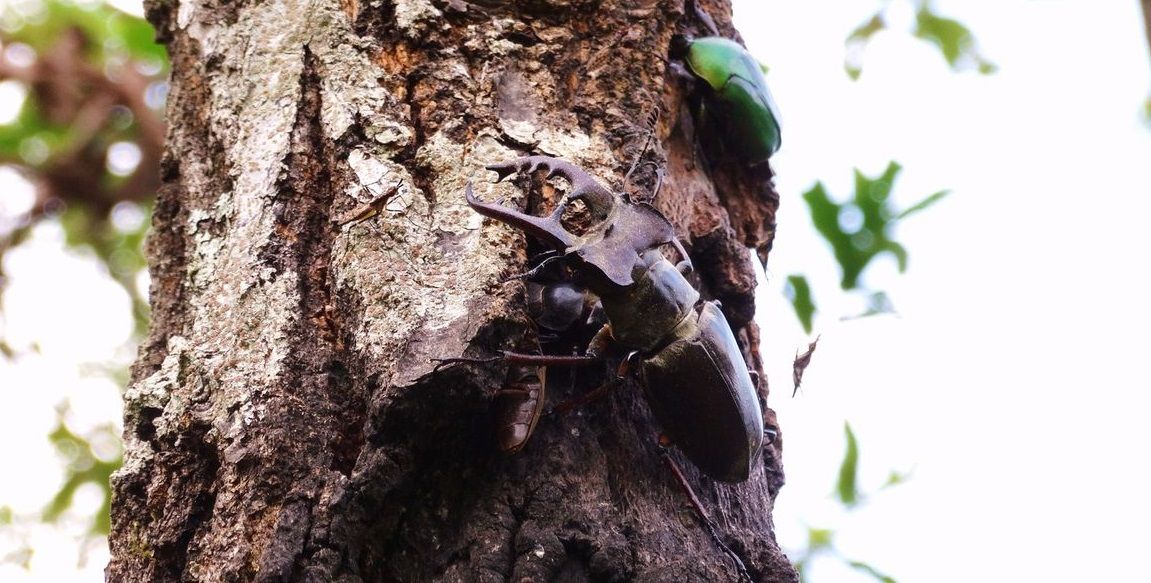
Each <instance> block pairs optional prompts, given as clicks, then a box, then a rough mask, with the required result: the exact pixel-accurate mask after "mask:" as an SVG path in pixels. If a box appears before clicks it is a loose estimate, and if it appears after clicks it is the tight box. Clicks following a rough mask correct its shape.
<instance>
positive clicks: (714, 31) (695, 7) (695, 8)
mask: <svg viewBox="0 0 1151 583" xmlns="http://www.w3.org/2000/svg"><path fill="white" fill-rule="evenodd" d="M687 3H688V5H689V6H691V11H692V12H693V13H694V14H695V17H696V18H697V19H699V21H700V23H702V24H703V26H704V28H707V31H708V33H709V34H710V35H711V36H719V27H718V26H716V25H715V20H714V19H712V17H711V15H710V14H708V13H707V12H706V11H705V10H704V9H703V8H700V6H699V2H697V1H696V0H688V2H687Z"/></svg>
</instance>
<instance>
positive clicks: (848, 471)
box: [835, 422, 859, 508]
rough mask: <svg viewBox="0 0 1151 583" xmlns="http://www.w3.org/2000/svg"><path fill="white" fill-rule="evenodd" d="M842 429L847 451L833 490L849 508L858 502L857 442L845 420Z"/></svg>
mask: <svg viewBox="0 0 1151 583" xmlns="http://www.w3.org/2000/svg"><path fill="white" fill-rule="evenodd" d="M843 431H844V434H846V436H847V452H846V453H845V454H844V455H843V463H841V464H840V466H839V481H838V482H837V483H836V485H835V490H836V494H838V495H839V500H840V501H841V502H843V505H844V506H846V507H848V508H851V507H852V506H855V505H856V504H858V503H859V488H858V485H857V477H858V470H859V444H858V443H857V442H856V441H855V433H854V432H853V431H851V425H850V424H848V423H847V422H844V423H843Z"/></svg>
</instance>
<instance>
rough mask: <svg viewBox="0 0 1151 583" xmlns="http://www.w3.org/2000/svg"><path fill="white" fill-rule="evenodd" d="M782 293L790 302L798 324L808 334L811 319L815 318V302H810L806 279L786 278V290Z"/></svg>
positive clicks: (802, 277)
mask: <svg viewBox="0 0 1151 583" xmlns="http://www.w3.org/2000/svg"><path fill="white" fill-rule="evenodd" d="M784 293H785V294H786V295H787V297H788V299H789V300H791V306H792V308H794V309H795V315H796V317H797V318H799V322H800V323H801V324H803V330H804V331H805V332H807V333H808V334H810V333H811V323H812V319H813V318H814V316H815V302H814V301H812V298H811V285H810V284H808V283H807V278H806V277H804V276H803V275H798V274H797V275H789V276H787V288H786V289H785V290H784Z"/></svg>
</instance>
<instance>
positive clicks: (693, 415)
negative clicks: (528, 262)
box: [465, 156, 764, 482]
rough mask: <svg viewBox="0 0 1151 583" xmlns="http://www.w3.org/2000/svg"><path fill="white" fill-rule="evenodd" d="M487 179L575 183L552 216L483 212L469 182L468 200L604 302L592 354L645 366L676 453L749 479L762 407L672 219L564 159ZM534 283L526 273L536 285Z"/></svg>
mask: <svg viewBox="0 0 1151 583" xmlns="http://www.w3.org/2000/svg"><path fill="white" fill-rule="evenodd" d="M487 169H489V170H492V171H494V172H496V174H497V175H498V179H497V182H498V181H502V180H503V179H504V178H507V177H508V176H510V175H512V174H513V173H517V172H527V173H532V172H535V171H537V170H546V171H547V176H548V178H551V177H554V176H557V175H558V176H561V177H563V178H565V179H567V181H568V182H569V183H570V185H571V188H570V191H569V192H568V193H567V194H565V195H564V196H563V198H562V199H561V200H560V201H559V203H558V204H557V205H556V208H555V210H554V211H552V213H551V214H550V215H548V216H546V217H537V216H533V215H529V214H525V213H521V212H519V211H517V210H513V209H510V208H507V207H504V206H502V205H500V204H492V203H485V202H483V201H481V200H479V199H477V198H476V197H475V194H474V193H473V191H472V186H471V184H468V186H467V188H466V190H465V198H466V200H467V203H468V205H470V206H471V207H472V208H473V209H475V211H476V212H478V213H480V214H482V215H484V216H487V217H490V218H493V219H496V220H498V221H500V222H503V223H506V224H508V225H511V226H513V227H516V228H518V229H520V230H523V231H524V232H526V233H528V234H530V235H532V236H533V237H535V238H537V239H539V240H540V242H542V243H544V244H545V245H547V246H549V247H551V248H552V249H553V250H554V252H555V253H556V255H555V256H554V257H551V258H549V259H548V260H547V262H546V263H552V262H562V263H563V264H565V266H566V268H567V269H569V270H570V272H571V273H572V274H573V279H574V283H575V284H577V286H578V288H580V289H587V290H589V291H590V292H591V293H593V294H594V295H595V296H596V297H598V298H599V302H600V304H601V305H602V309H603V314H604V316H605V317H606V319H607V324H606V325H604V326H603V327H602V329H600V330H599V332H598V333H597V334H596V337H595V338H594V339H593V340H592V342H591V344H590V346H591V350H589V353H591V352H596V351H598V350H599V347H603V346H613V345H614V346H618V347H620V348H622V349H623V351H625V352H626V353H628V355H629V356H628V358H627V359H625V362H628V363H632V362H634V363H636V365H637V366H632V367H630V368H629V369H628V370H629V371H630V374H632V375H634V376H635V377H636V378H638V380H639V382H640V384H641V385H642V386H643V387H644V390H645V393H646V394H647V398H648V402H649V403H650V405H651V409H652V411H653V413H654V414H655V416H656V419H657V420H658V421H659V423H660V425H661V426H662V428H663V430H664V432H665V433H666V434H667V436H668V437H669V438H670V439H671V441H672V443H674V444H675V445H676V446H677V447H679V448H680V449H681V450H682V451H683V452H684V454H685V455H686V456H687V458H688V459H689V460H690V461H691V462H692V463H693V464H695V465H696V467H698V468H699V469H700V470H701V471H703V472H704V473H705V474H707V475H709V476H711V477H712V478H715V479H717V480H721V481H725V482H740V481H743V480H746V479H747V477H748V475H749V473H750V470H751V464H752V461H753V460H754V459H755V457H756V455H757V454H758V453H759V451H760V449H761V448H762V445H763V440H764V427H763V414H762V411H761V410H760V406H759V398H758V396H757V394H756V390H755V386H754V384H753V382H752V379H751V375H750V373H749V371H748V369H747V366H746V364H745V363H744V361H743V357H742V355H741V352H740V349H739V346H738V345H737V344H736V341H735V336H734V335H733V334H732V331H731V327H730V326H729V325H728V323H727V320H726V319H724V316H723V313H722V312H721V311H720V309H719V306H718V303H717V302H705V301H700V296H699V292H698V291H696V289H695V288H693V287H692V285H691V283H690V282H688V280H687V279H686V278H685V277H684V275H685V274H687V273H690V272H691V269H692V266H691V260H690V258H689V257H688V255H687V252H686V251H685V250H684V248H683V246H682V245H681V244H680V242H679V240H678V239H677V238H676V235H675V229H674V228H673V227H672V225H671V223H670V222H669V221H668V220H667V218H665V217H664V216H663V215H662V214H660V212H659V211H657V210H656V209H655V208H654V207H652V206H651V205H650V204H647V203H644V202H632V201H631V200H629V199H628V198H627V197H625V196H623V195H618V194H613V193H612V192H610V191H609V190H607V189H606V188H604V187H603V186H601V185H600V184H599V183H598V182H596V180H595V179H594V178H592V177H591V176H590V175H588V174H587V173H586V172H584V171H583V170H582V169H581V168H579V167H577V166H575V165H573V164H571V163H570V162H566V161H563V160H559V159H556V158H551V157H547V156H531V157H527V158H521V159H519V160H515V161H512V162H505V163H502V164H492V165H490V166H487ZM576 201H581V202H582V203H583V205H584V207H585V208H586V209H587V211H588V214H589V215H590V220H591V224H590V226H589V227H588V228H587V229H586V230H585V231H584V232H583V233H582V234H580V235H576V234H573V233H571V232H569V231H568V230H567V229H565V228H564V226H563V224H562V223H561V219H562V218H563V215H564V211H565V210H566V209H567V208H568V206H569V205H571V204H572V203H574V202H576ZM664 245H671V246H672V247H673V248H674V249H675V251H676V252H677V253H678V255H679V262H678V263H677V264H676V265H672V263H671V262H670V261H668V260H667V259H666V258H665V257H664V255H663V252H662V251H661V248H662V247H663V246H664ZM540 267H542V266H540ZM533 272H538V268H537V270H533ZM536 275H537V273H532V272H529V274H527V276H528V279H529V281H530V280H531V279H532V278H533V277H535V276H536ZM590 356H591V357H597V356H598V355H597V354H590ZM505 358H506V359H507V360H508V361H509V362H510V363H512V364H513V365H518V364H532V363H539V364H542V363H547V364H564V362H563V359H571V362H569V364H570V363H574V362H575V361H576V359H579V358H585V359H586V358H588V357H545V356H540V355H527V354H515V353H505ZM513 368H514V366H513ZM517 374H518V373H517ZM541 386H542V384H541ZM527 417H528V416H526V415H525V416H524V417H522V418H521V420H524V419H527ZM530 423H532V424H534V419H532V420H531V421H530ZM524 438H525V439H526V436H525V437H524Z"/></svg>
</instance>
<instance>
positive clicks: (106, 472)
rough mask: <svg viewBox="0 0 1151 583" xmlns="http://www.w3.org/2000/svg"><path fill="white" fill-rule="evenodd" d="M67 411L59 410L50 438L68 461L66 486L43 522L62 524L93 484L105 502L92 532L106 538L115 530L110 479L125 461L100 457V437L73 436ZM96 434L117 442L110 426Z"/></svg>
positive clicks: (65, 465) (98, 430)
mask: <svg viewBox="0 0 1151 583" xmlns="http://www.w3.org/2000/svg"><path fill="white" fill-rule="evenodd" d="M67 410H68V407H67V405H65V406H62V407H60V408H58V409H57V420H56V429H54V430H53V431H52V433H50V434H48V439H49V441H51V442H52V445H53V447H55V448H56V451H57V453H59V454H60V456H61V457H62V458H63V461H64V484H63V485H62V486H61V487H60V490H59V491H58V492H57V493H56V495H55V496H53V497H52V500H51V501H49V502H48V505H47V506H45V508H44V510H43V513H42V514H43V520H44V522H56V521H58V520H59V519H60V517H61V516H63V514H64V512H66V511H67V510H68V509H69V508H71V506H72V500H73V498H74V497H75V495H76V491H77V490H79V489H80V487H81V486H84V485H86V484H93V485H95V486H96V487H98V488H99V489H100V491H101V493H102V495H103V499H102V501H101V504H100V509H99V510H97V511H96V516H95V517H93V520H92V525H91V527H90V529H89V532H90V534H93V535H106V534H108V531H109V529H110V527H111V503H112V491H111V485H110V483H109V479H110V478H111V476H112V472H114V471H116V469H117V468H119V467H120V464H121V461H122V458H121V456H120V455H119V453H117V455H115V457H114V458H112V459H109V460H105V459H101V458H100V457H99V456H97V455H96V451H95V450H94V449H93V445H92V440H93V438H96V437H99V436H98V435H94V434H89V435H87V436H80V435H76V434H75V433H73V432H72V430H71V429H69V428H68V426H67V424H66V423H65V422H64V417H65V416H66V415H67ZM96 432H104V433H109V434H112V438H113V442H115V433H114V432H113V431H112V428H111V426H110V425H109V426H106V427H101V428H99V429H97V430H96Z"/></svg>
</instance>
